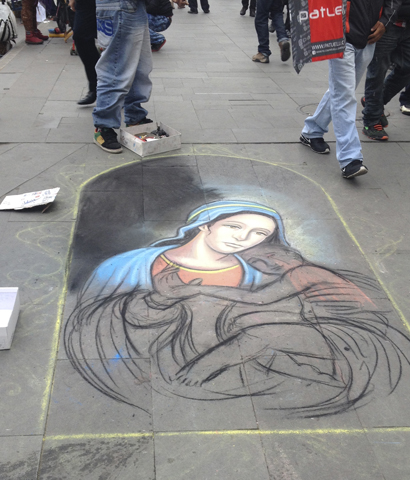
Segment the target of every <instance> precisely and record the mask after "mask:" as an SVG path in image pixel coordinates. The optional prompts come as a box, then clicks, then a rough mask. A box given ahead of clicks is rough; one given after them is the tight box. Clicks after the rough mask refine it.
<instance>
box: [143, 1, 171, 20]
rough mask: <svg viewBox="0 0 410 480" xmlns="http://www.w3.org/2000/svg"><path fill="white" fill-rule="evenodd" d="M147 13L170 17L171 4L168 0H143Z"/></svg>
mask: <svg viewBox="0 0 410 480" xmlns="http://www.w3.org/2000/svg"><path fill="white" fill-rule="evenodd" d="M145 4H146V7H147V13H149V14H150V15H163V16H164V17H172V15H173V14H172V5H171V2H170V1H169V0H145Z"/></svg>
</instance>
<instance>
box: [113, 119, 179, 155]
mask: <svg viewBox="0 0 410 480" xmlns="http://www.w3.org/2000/svg"><path fill="white" fill-rule="evenodd" d="M159 126H160V127H161V128H162V129H163V130H164V131H165V132H166V133H167V134H168V135H169V137H166V138H160V139H158V140H154V141H152V142H143V141H141V140H139V139H138V138H135V136H134V135H135V134H138V133H143V132H152V131H153V130H156V129H157V124H156V123H154V122H153V123H146V124H145V125H136V126H134V127H127V128H121V129H120V143H121V144H122V145H124V147H126V148H128V149H129V150H131V151H133V152H135V153H136V154H137V155H139V156H140V157H147V156H148V155H155V154H157V153H162V152H169V151H171V150H178V149H180V148H181V134H180V132H178V131H177V130H175V129H173V128H171V127H169V126H168V125H165V124H163V123H160V124H159Z"/></svg>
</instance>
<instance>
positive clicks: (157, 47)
mask: <svg viewBox="0 0 410 480" xmlns="http://www.w3.org/2000/svg"><path fill="white" fill-rule="evenodd" d="M165 42H166V40H165V38H164V41H163V42H161V43H153V44H152V45H151V52H159V51H160V50H161V48H162V47H163V46H164V45H165Z"/></svg>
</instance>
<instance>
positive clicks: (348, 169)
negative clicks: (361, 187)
mask: <svg viewBox="0 0 410 480" xmlns="http://www.w3.org/2000/svg"><path fill="white" fill-rule="evenodd" d="M368 171H369V170H368V169H367V167H365V166H364V165H363V162H362V161H361V160H353V162H350V163H349V165H346V166H345V167H344V168H342V177H343V178H353V177H359V176H360V175H366V173H367V172H368Z"/></svg>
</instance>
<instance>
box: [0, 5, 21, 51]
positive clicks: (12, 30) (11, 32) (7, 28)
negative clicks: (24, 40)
mask: <svg viewBox="0 0 410 480" xmlns="http://www.w3.org/2000/svg"><path fill="white" fill-rule="evenodd" d="M15 38H17V23H16V17H15V16H14V13H13V12H12V11H11V8H10V7H9V5H8V3H7V2H6V0H0V42H4V43H6V42H10V41H11V40H14V39H15Z"/></svg>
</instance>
